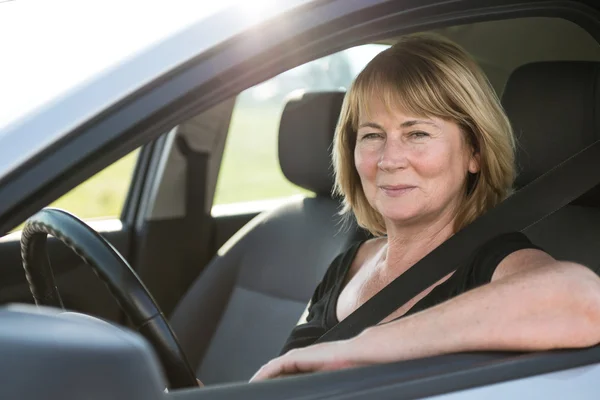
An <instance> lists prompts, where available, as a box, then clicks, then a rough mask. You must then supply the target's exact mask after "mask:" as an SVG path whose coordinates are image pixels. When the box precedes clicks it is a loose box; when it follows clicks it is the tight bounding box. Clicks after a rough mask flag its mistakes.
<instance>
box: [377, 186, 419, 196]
mask: <svg viewBox="0 0 600 400" xmlns="http://www.w3.org/2000/svg"><path fill="white" fill-rule="evenodd" d="M415 187H416V186H410V185H381V186H379V189H381V190H382V191H383V192H384V193H385V194H386V195H388V196H391V197H397V196H402V195H404V194H407V193H409V192H411V191H412V190H413V189H415Z"/></svg>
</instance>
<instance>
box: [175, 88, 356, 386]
mask: <svg viewBox="0 0 600 400" xmlns="http://www.w3.org/2000/svg"><path fill="white" fill-rule="evenodd" d="M343 97H344V93H343V92H323V93H305V94H303V95H301V96H300V97H297V98H294V99H291V100H290V101H288V103H287V104H286V106H285V108H284V110H283V114H282V116H281V122H280V130H279V161H280V164H281V168H282V171H283V173H284V175H285V176H286V177H287V178H288V179H289V180H290V181H291V182H293V183H295V184H297V185H299V186H301V187H303V188H305V189H308V190H311V191H313V192H315V193H316V196H315V197H313V198H304V199H300V200H297V201H290V202H289V203H287V204H285V205H284V206H282V207H279V208H277V209H276V210H273V211H269V212H265V213H263V214H261V215H259V216H258V217H256V218H254V219H253V220H252V221H251V222H249V223H248V224H247V225H246V226H245V227H244V228H242V230H240V231H239V232H238V233H236V234H235V235H234V237H232V238H231V239H230V240H229V241H228V242H227V243H226V244H225V245H224V246H223V248H221V249H220V250H219V252H218V255H217V256H216V257H215V258H214V259H213V260H212V261H211V262H210V263H209V265H208V266H207V267H206V269H205V271H204V272H203V273H202V274H201V275H200V277H199V278H198V279H197V280H196V282H194V283H193V284H192V285H191V287H190V290H189V291H188V292H187V294H186V295H185V296H184V297H183V299H182V300H181V301H180V303H179V304H178V306H177V307H176V309H175V311H174V314H173V315H172V318H171V324H172V327H173V330H174V331H175V333H176V335H177V336H178V338H179V340H180V342H181V345H182V347H183V349H184V351H185V353H186V355H187V356H188V358H189V361H190V362H191V364H192V366H197V376H198V377H199V378H200V379H201V380H202V381H203V382H204V383H206V384H214V383H220V382H231V381H237V380H247V379H249V378H250V377H251V376H252V375H253V374H254V372H256V370H257V369H258V368H259V367H260V366H261V365H263V364H264V363H265V362H267V361H268V360H269V359H271V358H273V357H275V356H277V355H278V354H279V351H280V350H281V348H282V347H283V344H284V342H285V340H286V339H287V337H288V335H289V333H290V331H291V330H292V328H293V327H294V326H295V324H296V323H297V322H298V320H299V318H300V316H301V315H302V313H303V311H304V309H305V308H306V305H307V303H308V301H309V299H310V297H311V296H312V293H313V291H314V289H315V287H316V286H317V284H318V283H319V282H320V280H321V278H322V276H323V274H324V273H325V270H326V269H327V267H328V266H329V264H330V263H331V261H333V259H334V258H335V257H336V255H338V254H339V253H340V252H342V251H343V250H345V249H346V248H347V247H348V246H350V244H351V243H352V242H354V241H355V240H359V239H360V238H362V237H363V236H364V233H363V232H361V231H360V230H359V229H357V228H356V226H355V225H347V224H346V225H344V224H342V222H341V220H340V217H339V216H338V215H337V213H338V211H339V207H340V204H339V201H337V200H334V199H332V198H331V196H330V193H331V189H332V186H333V178H332V169H331V166H330V164H331V163H330V159H331V156H330V150H331V145H332V140H333V134H334V130H335V125H336V124H337V120H338V118H339V113H340V109H341V104H342V101H343Z"/></svg>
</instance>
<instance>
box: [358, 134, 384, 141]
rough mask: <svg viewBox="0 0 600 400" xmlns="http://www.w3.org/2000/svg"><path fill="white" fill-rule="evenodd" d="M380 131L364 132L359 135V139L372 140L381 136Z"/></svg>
mask: <svg viewBox="0 0 600 400" xmlns="http://www.w3.org/2000/svg"><path fill="white" fill-rule="evenodd" d="M381 137H382V135H381V133H365V134H364V135H362V136H361V137H360V140H372V139H379V138H381Z"/></svg>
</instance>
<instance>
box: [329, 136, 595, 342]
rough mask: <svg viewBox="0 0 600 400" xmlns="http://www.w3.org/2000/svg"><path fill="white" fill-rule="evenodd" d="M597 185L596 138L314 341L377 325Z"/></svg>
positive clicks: (339, 336)
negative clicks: (473, 258)
mask: <svg viewBox="0 0 600 400" xmlns="http://www.w3.org/2000/svg"><path fill="white" fill-rule="evenodd" d="M598 183H600V141H598V142H596V143H594V144H592V145H590V146H589V147H587V148H585V149H584V150H582V151H580V152H579V153H577V154H576V155H574V156H572V157H570V158H568V159H567V160H565V161H563V162H562V163H561V164H559V165H558V166H556V167H554V168H553V169H551V170H550V171H548V172H547V173H545V174H544V175H542V176H540V177H539V178H537V179H536V180H535V181H533V182H531V183H530V184H529V185H527V186H525V187H524V188H522V189H521V190H519V191H518V192H516V193H515V194H513V195H512V196H510V197H509V198H507V199H506V200H504V201H503V202H502V203H500V204H499V205H498V206H496V207H495V208H494V209H492V210H490V211H489V212H487V213H486V214H485V215H483V216H481V217H479V218H478V219H476V220H475V221H474V222H473V223H471V224H470V225H469V226H468V227H466V228H465V229H463V230H461V231H460V232H458V233H456V234H455V235H454V236H452V237H451V238H450V239H448V240H447V241H445V242H444V243H442V244H441V245H440V246H439V247H437V248H436V249H434V250H433V251H432V252H431V253H429V254H428V255H427V256H425V257H424V258H423V259H421V260H420V261H419V262H417V263H416V264H415V265H413V266H412V267H411V268H410V269H409V270H408V271H406V272H404V273H403V274H402V275H400V276H399V277H398V278H396V279H395V280H394V281H392V282H391V283H390V284H388V285H387V286H386V287H384V288H383V289H382V290H381V291H380V292H379V293H377V294H376V295H375V296H373V297H372V298H371V299H369V300H368V301H367V302H365V303H364V304H363V305H362V306H360V307H359V308H358V309H356V310H355V311H354V312H353V313H352V314H350V315H349V316H348V317H346V318H345V319H344V320H342V321H341V322H340V323H338V324H337V325H336V326H334V327H333V328H332V329H330V330H329V331H328V332H326V333H325V334H324V335H323V336H321V337H320V338H319V339H318V340H317V343H320V342H324V341H332V340H343V339H349V338H351V337H354V336H356V335H358V334H359V333H360V332H362V331H363V330H364V329H366V328H368V327H370V326H373V325H376V324H378V323H379V322H381V321H382V320H383V319H385V318H386V317H387V316H388V315H390V314H391V313H392V312H394V311H395V310H397V309H398V308H399V307H400V306H402V305H404V304H406V303H407V302H408V301H409V300H410V299H412V298H414V297H415V296H416V295H418V294H419V293H421V292H422V291H423V290H425V289H427V288H428V287H429V286H431V285H433V284H434V283H435V282H437V281H439V280H440V279H442V278H443V277H445V276H446V275H448V274H449V273H451V272H453V271H454V270H456V268H457V267H458V266H459V265H460V263H461V262H464V260H465V259H466V258H467V257H468V256H469V255H470V254H471V253H473V252H474V251H475V250H476V249H477V248H479V247H480V246H481V245H483V244H484V243H486V242H487V241H488V240H490V239H492V238H494V237H496V236H498V235H500V234H503V233H508V232H515V231H522V230H524V229H526V228H527V227H529V226H531V225H533V224H535V223H536V222H538V221H540V220H541V219H543V218H545V217H546V216H548V215H550V214H552V213H554V212H555V211H557V210H559V209H560V208H562V207H564V206H566V205H568V204H569V203H571V202H572V201H573V200H575V199H577V198H578V197H580V196H581V195H583V194H584V193H586V192H587V191H589V190H590V189H592V188H593V187H594V186H596V185H597V184H598Z"/></svg>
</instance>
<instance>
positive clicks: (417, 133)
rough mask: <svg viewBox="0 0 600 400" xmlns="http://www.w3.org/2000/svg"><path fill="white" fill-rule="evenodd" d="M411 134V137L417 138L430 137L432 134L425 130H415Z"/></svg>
mask: <svg viewBox="0 0 600 400" xmlns="http://www.w3.org/2000/svg"><path fill="white" fill-rule="evenodd" d="M409 136H410V137H411V138H415V139H423V138H426V137H429V136H430V135H429V133H427V132H423V131H414V132H411V133H410V134H409Z"/></svg>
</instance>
